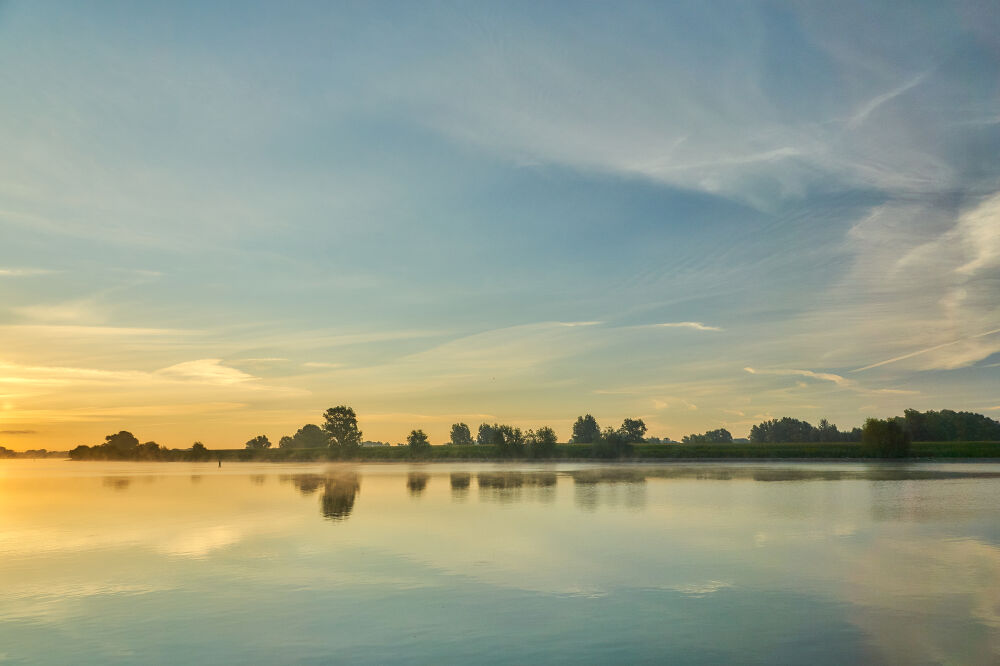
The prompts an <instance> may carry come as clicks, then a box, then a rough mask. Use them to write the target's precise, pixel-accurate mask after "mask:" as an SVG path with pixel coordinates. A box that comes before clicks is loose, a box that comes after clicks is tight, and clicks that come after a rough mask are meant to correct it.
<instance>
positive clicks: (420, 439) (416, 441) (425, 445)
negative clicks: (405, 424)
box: [406, 430, 431, 451]
mask: <svg viewBox="0 0 1000 666" xmlns="http://www.w3.org/2000/svg"><path fill="white" fill-rule="evenodd" d="M406 443H407V444H409V446H410V450H411V451H427V450H429V449H430V448H431V443H430V442H429V441H427V433H425V432H424V431H423V430H411V431H410V434H409V435H407V436H406Z"/></svg>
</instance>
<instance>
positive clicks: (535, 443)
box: [525, 426, 558, 458]
mask: <svg viewBox="0 0 1000 666" xmlns="http://www.w3.org/2000/svg"><path fill="white" fill-rule="evenodd" d="M525 441H526V442H527V445H528V454H529V455H530V456H531V457H532V458H551V457H552V456H554V455H555V453H556V444H557V443H558V439H556V431H555V430H553V429H552V428H550V427H548V426H542V427H541V428H539V429H538V430H529V431H528V434H527V436H526V437H525Z"/></svg>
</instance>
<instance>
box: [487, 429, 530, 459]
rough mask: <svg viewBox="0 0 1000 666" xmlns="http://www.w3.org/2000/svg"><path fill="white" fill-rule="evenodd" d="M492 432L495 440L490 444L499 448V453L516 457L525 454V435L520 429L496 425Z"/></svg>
mask: <svg viewBox="0 0 1000 666" xmlns="http://www.w3.org/2000/svg"><path fill="white" fill-rule="evenodd" d="M492 430H493V440H492V441H491V442H490V443H491V444H493V446H495V447H497V453H499V454H500V455H502V456H516V455H519V454H521V453H523V452H524V434H523V433H522V432H521V429H520V428H515V427H514V426H509V425H498V424H496V423H494V424H493V426H492Z"/></svg>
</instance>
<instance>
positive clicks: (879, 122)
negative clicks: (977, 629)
mask: <svg viewBox="0 0 1000 666" xmlns="http://www.w3.org/2000/svg"><path fill="white" fill-rule="evenodd" d="M998 35H1000V11H998V10H997V8H996V5H995V4H993V3H986V2H983V3H942V2H934V3H890V4H880V3H867V2H866V3H829V4H828V5H825V6H824V5H821V3H787V4H786V3H770V2H768V3H728V2H726V3H706V2H695V3H690V4H684V3H671V4H670V5H669V6H665V5H664V4H663V3H653V4H643V3H623V4H616V5H612V4H609V3H592V4H591V3H565V4H560V3H545V4H543V5H541V6H539V5H538V4H537V3H523V4H516V3H503V4H496V3H492V4H473V3H424V4H420V3H399V4H392V3H356V4H348V3H341V4H338V3H315V4H309V3H295V4H294V6H292V7H287V6H284V5H278V4H252V3H234V4H231V5H225V4H215V3H213V4H212V5H211V6H210V7H209V6H205V5H204V3H159V4H152V3H151V4H148V5H143V6H139V5H136V4H135V3H94V4H90V5H87V6H83V5H80V4H78V3H66V4H58V3H16V2H15V3H6V4H0V89H2V90H3V91H4V92H3V95H2V97H0V100H2V101H0V432H3V431H6V432H3V434H0V444H2V445H5V446H8V447H10V448H16V449H19V448H29V447H34V446H44V445H46V444H48V445H49V446H50V448H55V447H56V446H63V445H67V444H73V443H81V442H84V443H90V442H92V441H94V440H97V439H100V437H101V436H103V434H105V433H107V432H110V431H112V430H117V429H119V428H125V427H127V428H130V429H132V430H133V431H135V432H136V434H137V435H138V436H139V437H140V439H156V440H157V441H160V442H161V443H164V444H167V445H170V446H187V445H189V444H190V441H192V440H193V439H202V440H204V441H205V442H206V444H208V445H209V446H213V445H216V446H231V445H240V444H241V443H242V442H243V441H245V440H246V439H248V438H249V437H250V436H252V435H255V434H257V433H259V432H263V433H266V434H268V435H269V436H271V438H272V439H274V440H276V439H277V437H279V436H280V435H282V434H286V433H288V432H290V431H294V429H295V428H296V427H298V426H299V425H301V424H302V423H305V422H310V421H312V422H315V421H316V420H317V419H318V418H319V414H320V412H321V411H322V409H324V408H325V407H327V406H330V405H334V404H340V403H347V404H351V405H353V406H354V407H355V408H356V409H357V410H358V412H359V417H360V420H361V425H362V428H363V430H364V431H365V434H366V436H370V437H373V438H378V439H388V440H392V441H399V440H401V439H402V438H403V436H404V435H405V433H406V432H408V431H409V429H410V428H413V427H423V428H424V429H425V430H427V431H428V432H429V433H430V434H431V439H432V441H441V440H442V439H444V438H445V437H446V433H447V430H448V425H449V424H450V423H452V422H454V421H458V420H462V421H466V422H468V423H470V424H471V425H473V427H474V426H475V425H476V424H478V423H479V422H480V421H494V420H499V421H506V422H512V423H516V424H518V425H522V426H525V427H532V426H537V425H542V424H550V425H553V426H555V427H556V429H557V431H558V432H559V434H560V435H561V436H562V437H563V438H565V437H567V436H568V434H569V424H570V423H571V422H572V420H573V419H575V417H576V416H577V415H579V414H581V413H584V412H588V411H589V412H592V413H593V414H594V415H595V416H597V418H598V420H599V421H600V422H601V423H602V424H605V425H612V424H615V423H618V422H620V421H621V419H622V418H624V417H626V416H641V417H642V418H644V419H645V420H646V422H647V423H648V424H649V425H650V432H651V434H655V435H661V436H664V435H665V436H670V437H673V438H677V439H679V438H680V436H681V435H684V434H687V433H689V432H695V431H699V432H700V431H703V430H706V429H710V428H716V427H721V426H725V427H727V428H729V429H730V430H731V431H732V432H733V433H734V435H736V436H741V435H745V434H746V432H747V431H748V430H749V427H750V425H752V424H753V423H757V422H759V421H760V420H762V419H763V418H769V417H777V416H783V415H791V416H796V417H799V418H805V419H808V420H811V421H817V420H818V419H819V418H821V417H824V416H825V417H827V418H829V419H831V420H832V421H834V422H836V423H838V424H839V425H841V426H842V427H851V426H855V425H858V424H860V423H861V422H862V421H863V419H864V418H865V417H867V416H885V415H889V414H895V413H899V412H901V410H902V409H903V408H904V407H915V408H920V409H930V408H936V409H940V408H955V409H969V410H974V411H980V412H983V413H986V414H988V415H991V416H993V417H996V416H997V414H998V410H1000V394H998V391H997V386H1000V382H997V378H998V373H1000V298H998V295H1000V287H998V285H1000V282H998V278H1000V160H998V159H997V157H996V156H997V155H998V154H1000V37H998ZM19 431H32V432H27V433H23V432H21V433H20V434H19Z"/></svg>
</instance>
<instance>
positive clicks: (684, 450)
mask: <svg viewBox="0 0 1000 666" xmlns="http://www.w3.org/2000/svg"><path fill="white" fill-rule="evenodd" d="M632 453H633V455H626V456H622V457H619V458H602V457H599V456H598V455H595V451H594V450H593V448H592V447H591V446H590V445H589V444H559V445H558V446H556V448H555V451H553V455H551V456H548V457H544V458H542V457H529V456H504V455H501V454H500V453H499V451H498V449H497V448H496V447H493V446H475V445H473V446H454V445H437V446H431V447H427V448H424V449H420V450H413V449H411V448H410V447H407V446H386V447H371V448H361V449H356V450H353V451H349V452H342V451H336V450H331V449H326V448H323V449H318V448H317V449H297V448H275V449H257V450H252V449H218V450H203V451H191V450H181V449H162V450H161V451H160V453H159V454H158V455H157V456H156V457H144V456H133V457H126V458H110V457H109V458H106V457H100V456H95V457H92V458H91V457H87V458H73V459H74V460H99V461H100V460H131V461H139V462H141V461H148V462H213V463H214V462H219V461H221V462H224V463H231V462H287V463H310V462H359V463H379V462H487V463H503V462H517V463H531V462H539V463H541V462H578V463H582V462H600V463H614V462H626V463H628V462H631V463H656V462H700V463H706V462H725V461H745V462H790V461H812V462H865V461H879V460H896V461H911V462H915V461H960V462H976V461H980V462H989V461H1000V442H913V444H912V446H911V450H910V455H909V456H907V457H904V458H880V457H877V456H874V455H871V454H870V453H868V452H866V451H865V449H863V448H862V446H861V444H859V443H853V442H838V443H815V442H811V443H788V444H784V443H782V444H745V443H736V444H647V443H642V444H636V445H634V447H633V450H632Z"/></svg>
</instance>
